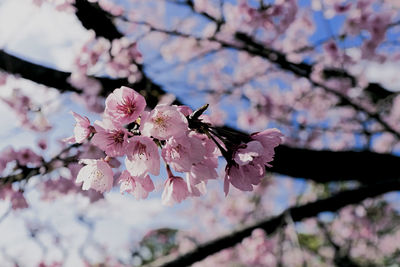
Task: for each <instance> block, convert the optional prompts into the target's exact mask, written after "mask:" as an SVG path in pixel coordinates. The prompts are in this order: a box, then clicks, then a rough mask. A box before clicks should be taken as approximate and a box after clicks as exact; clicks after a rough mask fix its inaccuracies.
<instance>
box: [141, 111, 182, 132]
mask: <svg viewBox="0 0 400 267" xmlns="http://www.w3.org/2000/svg"><path fill="white" fill-rule="evenodd" d="M141 123H142V124H141V126H140V130H141V132H142V134H143V135H144V136H149V137H151V136H152V137H154V138H157V139H160V140H166V139H169V138H171V137H172V136H174V137H180V136H181V135H184V134H185V133H186V131H187V129H188V122H187V119H186V118H185V116H184V115H183V114H182V113H181V112H180V111H179V110H178V108H177V107H176V106H167V105H158V106H156V107H155V108H154V109H153V110H152V111H151V112H150V113H149V114H147V115H146V116H144V118H143V122H141Z"/></svg>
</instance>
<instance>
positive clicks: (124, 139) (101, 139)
mask: <svg viewBox="0 0 400 267" xmlns="http://www.w3.org/2000/svg"><path fill="white" fill-rule="evenodd" d="M94 128H95V130H96V133H95V134H94V136H93V138H92V140H91V142H92V143H93V144H94V145H96V146H98V147H99V148H101V149H102V150H104V152H105V153H106V154H107V155H108V156H110V157H118V156H123V155H124V154H125V153H126V148H127V145H128V131H127V130H126V129H125V128H123V127H122V126H121V125H117V124H115V123H113V122H112V121H110V120H103V121H95V123H94Z"/></svg>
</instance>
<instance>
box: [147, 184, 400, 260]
mask: <svg viewBox="0 0 400 267" xmlns="http://www.w3.org/2000/svg"><path fill="white" fill-rule="evenodd" d="M396 190H400V181H399V180H391V181H386V182H380V183H375V184H371V185H368V186H362V187H360V188H357V189H353V190H346V191H343V192H340V193H337V194H335V195H333V196H331V197H329V198H325V199H320V200H317V201H315V202H312V203H308V204H305V205H302V206H298V207H291V208H288V209H287V210H285V211H284V212H283V213H281V214H280V215H278V216H275V217H272V218H269V219H266V220H264V221H261V222H259V223H256V224H253V225H251V226H248V227H245V228H243V229H240V230H238V231H234V232H232V233H231V234H228V235H226V236H222V237H220V238H217V239H214V240H212V241H209V242H207V243H205V244H203V245H200V246H198V247H197V248H196V249H194V250H192V251H191V252H189V253H186V254H183V255H179V256H176V255H171V256H166V257H164V258H161V259H159V260H156V261H154V262H153V263H151V264H149V265H146V266H147V267H155V266H162V267H169V266H188V265H191V264H193V263H195V262H198V261H201V260H203V259H205V258H206V257H208V256H210V255H212V254H214V253H217V252H219V251H221V250H223V249H226V248H229V247H232V246H235V245H237V244H239V243H240V242H241V241H242V240H243V239H244V238H246V237H248V236H250V235H251V233H252V232H253V231H254V230H255V229H258V228H261V229H263V230H264V231H265V232H266V233H267V234H272V233H273V232H274V231H276V230H277V229H278V228H280V227H282V226H284V225H285V224H286V222H285V217H286V216H287V215H290V216H291V217H292V219H293V221H294V222H299V221H301V220H303V219H306V218H311V217H314V216H316V215H318V214H319V213H321V212H327V211H328V212H329V211H331V212H333V211H337V210H339V209H341V208H343V207H345V206H347V205H350V204H355V203H358V202H361V201H363V200H365V199H367V198H372V197H376V196H379V195H381V194H384V193H387V192H391V191H396Z"/></svg>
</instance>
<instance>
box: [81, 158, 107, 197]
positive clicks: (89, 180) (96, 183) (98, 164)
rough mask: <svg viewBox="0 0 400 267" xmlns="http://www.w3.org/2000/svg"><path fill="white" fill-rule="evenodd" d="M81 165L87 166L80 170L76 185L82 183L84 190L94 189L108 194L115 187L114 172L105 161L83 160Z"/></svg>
mask: <svg viewBox="0 0 400 267" xmlns="http://www.w3.org/2000/svg"><path fill="white" fill-rule="evenodd" d="M81 163H84V164H86V166H85V167H83V168H82V169H80V171H79V173H78V177H77V178H76V183H82V182H83V185H82V189H83V190H88V189H89V188H92V189H94V190H96V191H99V192H101V193H103V192H108V191H110V190H111V188H112V186H113V176H114V174H113V171H112V169H111V167H110V166H109V165H108V163H107V162H105V161H104V160H93V159H83V160H81Z"/></svg>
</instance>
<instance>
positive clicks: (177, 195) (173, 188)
mask: <svg viewBox="0 0 400 267" xmlns="http://www.w3.org/2000/svg"><path fill="white" fill-rule="evenodd" d="M167 170H168V179H167V180H166V181H165V183H164V191H163V193H162V196H161V199H162V204H163V205H166V206H171V205H173V204H174V203H180V202H182V201H183V200H184V199H186V198H187V197H188V196H189V195H190V193H189V190H188V186H187V184H186V182H185V180H183V179H182V178H181V177H178V176H174V175H173V174H172V172H171V170H170V169H169V168H168V169H167Z"/></svg>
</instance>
